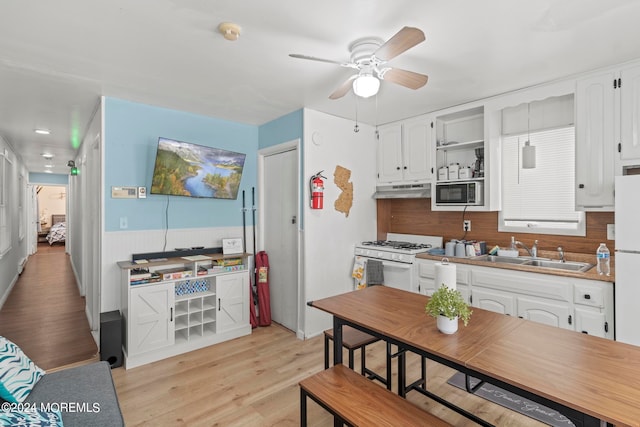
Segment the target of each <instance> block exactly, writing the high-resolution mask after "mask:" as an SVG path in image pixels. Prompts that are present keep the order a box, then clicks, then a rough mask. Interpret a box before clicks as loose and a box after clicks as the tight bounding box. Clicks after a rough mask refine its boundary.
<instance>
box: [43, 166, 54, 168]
mask: <svg viewBox="0 0 640 427" xmlns="http://www.w3.org/2000/svg"><path fill="white" fill-rule="evenodd" d="M44 167H45V168H52V167H53V165H44Z"/></svg>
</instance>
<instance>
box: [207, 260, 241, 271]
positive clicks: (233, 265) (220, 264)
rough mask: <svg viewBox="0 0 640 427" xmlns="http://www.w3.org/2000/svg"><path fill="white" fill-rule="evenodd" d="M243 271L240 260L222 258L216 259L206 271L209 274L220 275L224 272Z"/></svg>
mask: <svg viewBox="0 0 640 427" xmlns="http://www.w3.org/2000/svg"><path fill="white" fill-rule="evenodd" d="M240 270H244V265H243V264H242V258H224V259H217V260H214V261H213V262H212V263H211V268H210V269H209V270H208V273H209V274H213V273H220V272H224V271H240Z"/></svg>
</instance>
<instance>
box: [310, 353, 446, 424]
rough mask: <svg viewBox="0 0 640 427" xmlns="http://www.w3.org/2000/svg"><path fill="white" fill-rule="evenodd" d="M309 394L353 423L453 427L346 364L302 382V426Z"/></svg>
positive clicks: (337, 417)
mask: <svg viewBox="0 0 640 427" xmlns="http://www.w3.org/2000/svg"><path fill="white" fill-rule="evenodd" d="M307 396H308V397H309V398H311V399H312V400H313V401H315V402H316V403H318V404H319V405H320V406H322V407H323V408H324V409H326V410H327V411H329V412H330V413H331V414H333V416H334V419H335V421H337V422H340V423H343V424H344V423H346V424H348V425H352V426H374V425H387V426H436V427H437V426H451V424H448V423H446V422H445V421H443V420H441V419H440V418H438V417H436V416H435V415H432V414H430V413H428V412H426V411H424V410H422V409H420V408H419V407H418V406H416V405H414V404H412V403H411V402H408V401H406V400H405V399H403V398H401V397H400V396H398V395H397V394H394V393H392V392H390V391H389V390H387V389H386V388H383V387H380V386H379V385H378V384H375V383H373V382H371V381H369V380H367V379H366V378H365V377H363V376H362V375H359V374H357V373H356V372H354V371H353V370H351V369H349V368H347V367H346V366H344V365H335V366H333V367H331V368H329V369H325V370H324V371H321V372H318V373H317V374H315V375H313V376H311V377H309V378H306V379H304V380H302V381H300V425H301V426H303V427H304V426H306V425H307Z"/></svg>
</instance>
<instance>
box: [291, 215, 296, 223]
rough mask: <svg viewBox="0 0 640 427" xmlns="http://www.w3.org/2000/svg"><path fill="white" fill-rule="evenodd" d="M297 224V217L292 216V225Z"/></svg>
mask: <svg viewBox="0 0 640 427" xmlns="http://www.w3.org/2000/svg"><path fill="white" fill-rule="evenodd" d="M295 223H296V216H295V215H294V216H292V217H291V224H295Z"/></svg>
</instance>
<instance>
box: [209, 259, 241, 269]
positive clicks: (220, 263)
mask: <svg viewBox="0 0 640 427" xmlns="http://www.w3.org/2000/svg"><path fill="white" fill-rule="evenodd" d="M241 264H242V258H223V259H216V260H214V261H213V262H212V265H213V266H214V267H228V266H232V265H241Z"/></svg>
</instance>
